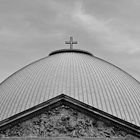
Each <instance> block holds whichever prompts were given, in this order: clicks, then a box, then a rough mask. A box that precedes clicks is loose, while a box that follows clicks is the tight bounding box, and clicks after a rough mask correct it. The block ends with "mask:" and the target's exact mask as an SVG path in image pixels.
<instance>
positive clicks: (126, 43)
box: [72, 1, 140, 53]
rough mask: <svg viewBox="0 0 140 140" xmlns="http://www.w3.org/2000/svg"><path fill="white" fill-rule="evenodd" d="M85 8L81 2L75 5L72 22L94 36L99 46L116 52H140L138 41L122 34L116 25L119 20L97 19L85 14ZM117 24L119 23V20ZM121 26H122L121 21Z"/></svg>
mask: <svg viewBox="0 0 140 140" xmlns="http://www.w3.org/2000/svg"><path fill="white" fill-rule="evenodd" d="M85 8H86V7H84V6H83V3H82V2H81V1H80V2H78V3H76V6H75V10H74V12H73V15H72V16H73V20H74V21H75V22H76V24H78V25H79V26H81V28H83V29H85V31H86V32H88V33H89V34H90V35H91V36H92V37H93V38H94V36H96V39H97V41H98V42H99V44H100V45H101V46H103V47H105V48H106V49H108V50H111V51H116V52H127V53H135V52H137V51H139V52H140V41H139V40H137V39H135V38H133V37H132V36H130V35H129V34H128V32H127V33H126V32H124V30H123V29H122V28H119V27H118V26H117V25H116V23H117V22H118V20H119V19H116V18H115V17H113V18H108V19H104V18H101V17H100V18H99V17H98V16H96V15H94V13H92V14H90V13H87V12H86V10H85ZM119 22H121V19H120V21H119ZM121 24H122V25H124V23H123V21H122V23H121ZM130 28H131V27H130Z"/></svg>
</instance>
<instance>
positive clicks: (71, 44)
mask: <svg viewBox="0 0 140 140" xmlns="http://www.w3.org/2000/svg"><path fill="white" fill-rule="evenodd" d="M65 44H70V49H73V44H77V41H73V37H72V36H70V40H69V41H65Z"/></svg>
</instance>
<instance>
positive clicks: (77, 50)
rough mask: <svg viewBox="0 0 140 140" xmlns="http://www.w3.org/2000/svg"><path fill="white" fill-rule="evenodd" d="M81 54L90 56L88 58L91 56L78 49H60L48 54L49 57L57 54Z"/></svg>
mask: <svg viewBox="0 0 140 140" xmlns="http://www.w3.org/2000/svg"><path fill="white" fill-rule="evenodd" d="M71 52H72V53H83V54H87V55H90V56H93V54H92V53H90V52H88V51H85V50H80V49H61V50H55V51H53V52H51V53H50V54H49V56H51V55H55V54H58V53H71Z"/></svg>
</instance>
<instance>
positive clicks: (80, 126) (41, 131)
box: [0, 94, 140, 138]
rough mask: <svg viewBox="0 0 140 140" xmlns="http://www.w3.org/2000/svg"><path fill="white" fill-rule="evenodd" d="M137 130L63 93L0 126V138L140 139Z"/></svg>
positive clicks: (5, 121) (3, 122) (135, 127)
mask: <svg viewBox="0 0 140 140" xmlns="http://www.w3.org/2000/svg"><path fill="white" fill-rule="evenodd" d="M139 130H140V129H139V127H137V126H135V125H132V124H129V123H128V122H125V121H123V120H120V119H118V118H116V117H114V116H111V115H109V114H107V113H105V112H103V111H101V110H98V109H96V108H94V107H91V106H89V105H86V104H84V103H82V102H80V101H78V100H75V99H73V98H71V97H69V96H66V95H63V94H62V95H59V96H57V97H55V98H53V99H51V100H49V101H47V102H44V103H42V104H40V105H37V106H35V107H33V108H31V109H29V110H27V111H24V112H22V113H19V114H17V115H15V116H13V117H10V118H8V119H7V120H4V121H2V122H1V123H0V135H1V136H2V137H25V136H26V137H28V136H35V137H111V138H114V137H127V136H132V135H133V136H137V137H140V132H139Z"/></svg>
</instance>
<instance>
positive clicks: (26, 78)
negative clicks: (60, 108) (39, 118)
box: [0, 50, 140, 126]
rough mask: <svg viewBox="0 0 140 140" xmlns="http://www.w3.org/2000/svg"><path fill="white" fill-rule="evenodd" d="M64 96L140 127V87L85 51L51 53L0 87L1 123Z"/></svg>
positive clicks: (114, 68) (115, 68)
mask: <svg viewBox="0 0 140 140" xmlns="http://www.w3.org/2000/svg"><path fill="white" fill-rule="evenodd" d="M60 94H65V95H68V96H70V97H72V98H74V99H77V100H79V101H82V102H83V103H86V104H88V105H90V106H93V107H95V108H97V109H100V110H102V111H104V112H106V113H108V114H111V115H113V116H115V117H118V118H120V119H123V120H125V121H127V122H129V123H132V124H135V125H137V126H140V84H139V82H138V81H136V80H135V79H134V78H132V77H131V76H130V75H128V74H127V73H126V72H124V71H122V70H121V69H119V68H118V67H116V66H114V65H112V64H110V63H108V62H106V61H104V60H102V59H100V58H97V57H95V56H93V55H91V54H90V53H88V52H85V51H81V50H61V51H55V52H53V53H51V54H50V55H49V56H48V57H45V58H43V59H40V60H38V61H36V62H34V63H32V64H30V65H28V66H26V67H24V68H22V69H21V70H19V71H17V72H16V73H14V74H13V75H12V76H10V77H9V78H7V79H6V80H5V81H4V82H3V83H2V84H1V85H0V121H2V120H4V119H7V118H9V117H11V116H13V115H15V114H18V113H20V112H22V111H25V110H27V109H29V108H31V107H33V106H36V105H38V104H40V103H42V102H44V101H47V100H49V99H51V98H53V97H56V96H58V95H60Z"/></svg>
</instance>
